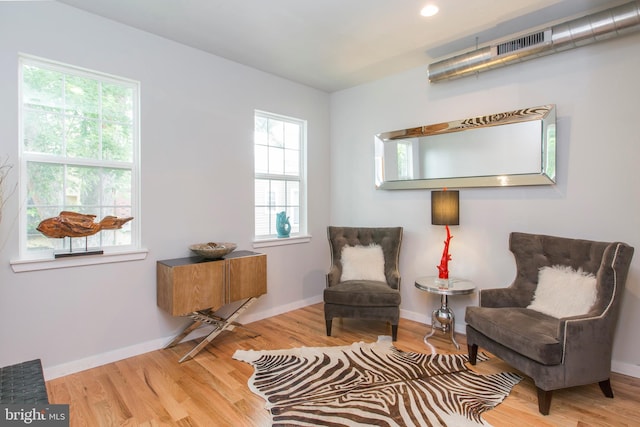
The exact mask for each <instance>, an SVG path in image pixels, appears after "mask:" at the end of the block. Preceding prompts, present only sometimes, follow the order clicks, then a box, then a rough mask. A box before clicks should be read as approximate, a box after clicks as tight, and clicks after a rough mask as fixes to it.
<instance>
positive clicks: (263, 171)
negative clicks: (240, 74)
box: [254, 111, 307, 239]
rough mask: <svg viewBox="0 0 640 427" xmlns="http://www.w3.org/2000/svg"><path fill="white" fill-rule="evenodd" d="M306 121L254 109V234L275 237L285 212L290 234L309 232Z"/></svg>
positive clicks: (259, 236)
mask: <svg viewBox="0 0 640 427" xmlns="http://www.w3.org/2000/svg"><path fill="white" fill-rule="evenodd" d="M306 126H307V125H306V122H305V121H304V120H298V119H293V118H290V117H283V116H279V115H275V114H270V113H265V112H261V111H256V113H255V140H254V145H255V147H254V155H255V236H256V238H257V239H265V238H271V237H276V235H277V231H276V216H277V214H278V213H280V212H286V216H287V217H289V223H290V224H291V234H292V235H301V234H306V232H307V230H306V221H305V200H306V199H305V189H306V184H305V181H304V176H305V175H304V166H305V164H304V159H305V156H304V149H305V146H306V134H307V132H306Z"/></svg>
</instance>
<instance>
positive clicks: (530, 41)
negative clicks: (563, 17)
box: [496, 30, 551, 55]
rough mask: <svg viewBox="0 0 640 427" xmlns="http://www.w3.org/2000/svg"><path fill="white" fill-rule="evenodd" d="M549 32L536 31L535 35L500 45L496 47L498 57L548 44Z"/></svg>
mask: <svg viewBox="0 0 640 427" xmlns="http://www.w3.org/2000/svg"><path fill="white" fill-rule="evenodd" d="M550 39H551V31H550V30H547V31H538V32H537V33H533V34H529V35H526V36H522V37H520V38H517V39H515V40H510V41H508V42H504V43H500V44H499V45H497V46H496V47H497V53H498V55H506V54H508V53H512V52H515V51H517V50H522V49H526V48H528V47H532V46H537V45H542V44H544V43H548V42H550V41H551V40H550Z"/></svg>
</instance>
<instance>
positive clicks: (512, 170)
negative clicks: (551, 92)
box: [375, 105, 556, 190]
mask: <svg viewBox="0 0 640 427" xmlns="http://www.w3.org/2000/svg"><path fill="white" fill-rule="evenodd" d="M375 163H376V167H375V171H376V177H375V180H376V187H377V188H378V189H382V190H398V189H418V188H443V187H449V188H455V187H501V186H511V185H551V184H554V183H555V176H556V112H555V105H542V106H539V107H530V108H523V109H520V110H515V111H508V112H505V113H499V114H491V115H487V116H480V117H472V118H468V119H463V120H456V121H452V122H448V123H438V124H433V125H426V126H420V127H415V128H411V129H403V130H398V131H393V132H385V133H381V134H378V135H376V136H375Z"/></svg>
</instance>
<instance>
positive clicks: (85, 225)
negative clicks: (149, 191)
mask: <svg viewBox="0 0 640 427" xmlns="http://www.w3.org/2000/svg"><path fill="white" fill-rule="evenodd" d="M95 218H96V216H95V215H89V214H81V213H77V212H69V211H62V212H60V214H59V215H58V216H56V217H54V218H48V219H45V220H44V221H42V222H41V223H40V224H39V225H38V227H37V228H36V230H38V231H39V232H41V233H42V234H44V235H45V236H47V237H54V238H62V237H87V236H91V235H93V234H96V233H97V232H98V231H102V230H115V229H118V228H122V226H123V225H124V224H126V223H127V222H129V221H131V220H132V219H133V217H127V218H118V217H115V216H111V215H109V216H105V217H104V218H103V219H102V221H100V222H94V219H95Z"/></svg>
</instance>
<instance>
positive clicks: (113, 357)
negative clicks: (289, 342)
mask: <svg viewBox="0 0 640 427" xmlns="http://www.w3.org/2000/svg"><path fill="white" fill-rule="evenodd" d="M320 302H322V296H321V295H319V296H316V297H313V298H308V299H304V300H300V301H296V302H294V303H291V304H287V305H283V306H278V307H275V308H272V309H270V310H265V311H259V312H255V313H254V312H252V313H248V314H244V315H242V316H239V317H238V320H239V321H241V323H251V322H256V321H258V320H262V319H266V318H268V317H273V316H277V315H278V314H282V313H286V312H289V311H292V310H297V309H299V308H302V307H306V306H308V305H312V304H317V303H320ZM210 330H211V327H207V326H204V327H202V328H198V329H196V330H195V331H193V332H192V333H191V334H189V335H188V336H187V337H186V338H185V339H188V340H191V339H196V338H200V337H203V336H205V335H208V334H209V331H210ZM171 340H173V336H170V337H165V338H156V339H154V340H151V341H146V342H143V343H140V344H135V345H132V346H129V347H123V348H119V349H116V350H112V351H108V352H105V353H100V354H96V355H94V356H89V357H86V358H84V359H78V360H74V361H72V362H68V363H62V364H60V365H56V366H45V367H43V371H44V378H45V380H46V381H49V380H52V379H54V378H59V377H63V376H65V375H70V374H74V373H76V372H80V371H84V370H86V369H91V368H95V367H98V366H102V365H106V364H107V363H113V362H117V361H118V360H122V359H126V358H128V357H133V356H137V355H139V354H143V353H148V352H150V351H154V350H159V349H161V348H164V346H165V345H167V344H168V343H170V342H171Z"/></svg>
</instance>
